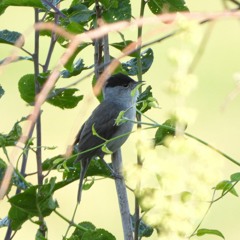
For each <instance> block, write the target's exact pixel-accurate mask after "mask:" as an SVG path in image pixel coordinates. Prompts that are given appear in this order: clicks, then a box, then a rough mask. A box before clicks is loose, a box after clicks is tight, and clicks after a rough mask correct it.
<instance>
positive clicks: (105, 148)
mask: <svg viewBox="0 0 240 240" xmlns="http://www.w3.org/2000/svg"><path fill="white" fill-rule="evenodd" d="M102 151H103V152H104V153H106V154H112V153H113V152H112V151H111V150H110V149H109V148H108V147H107V145H103V146H102Z"/></svg>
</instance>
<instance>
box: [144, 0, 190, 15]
mask: <svg viewBox="0 0 240 240" xmlns="http://www.w3.org/2000/svg"><path fill="white" fill-rule="evenodd" d="M147 3H148V7H149V9H150V10H151V12H152V13H153V14H161V13H166V12H181V11H189V10H188V8H187V6H186V3H185V1H184V0H149V1H148V2H147Z"/></svg>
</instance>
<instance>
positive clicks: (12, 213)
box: [8, 206, 31, 231]
mask: <svg viewBox="0 0 240 240" xmlns="http://www.w3.org/2000/svg"><path fill="white" fill-rule="evenodd" d="M30 217H31V216H30V215H29V214H28V213H26V212H24V211H21V209H18V208H17V207H14V206H12V207H11V208H10V210H9V212H8V218H9V219H10V220H11V228H12V230H14V231H17V230H19V229H20V228H21V226H22V224H23V223H24V222H26V221H27V220H28V218H30Z"/></svg>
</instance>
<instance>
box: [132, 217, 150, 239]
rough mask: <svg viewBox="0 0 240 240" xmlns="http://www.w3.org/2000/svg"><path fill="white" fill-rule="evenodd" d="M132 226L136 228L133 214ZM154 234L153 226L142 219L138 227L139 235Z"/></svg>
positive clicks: (148, 235) (147, 235)
mask: <svg viewBox="0 0 240 240" xmlns="http://www.w3.org/2000/svg"><path fill="white" fill-rule="evenodd" d="M131 218H132V225H133V226H132V227H133V229H135V216H132V215H131ZM152 234H153V228H152V227H150V226H149V225H147V224H146V223H145V222H144V221H143V220H142V219H141V220H140V223H139V228H138V236H139V237H140V238H142V237H150V236H151V235H152Z"/></svg>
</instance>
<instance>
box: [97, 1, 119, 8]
mask: <svg viewBox="0 0 240 240" xmlns="http://www.w3.org/2000/svg"><path fill="white" fill-rule="evenodd" d="M99 2H100V3H101V4H102V5H103V6H104V8H106V9H109V8H117V7H118V2H119V1H118V0H99Z"/></svg>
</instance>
